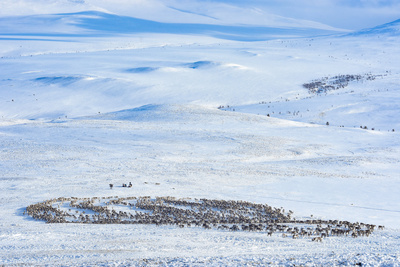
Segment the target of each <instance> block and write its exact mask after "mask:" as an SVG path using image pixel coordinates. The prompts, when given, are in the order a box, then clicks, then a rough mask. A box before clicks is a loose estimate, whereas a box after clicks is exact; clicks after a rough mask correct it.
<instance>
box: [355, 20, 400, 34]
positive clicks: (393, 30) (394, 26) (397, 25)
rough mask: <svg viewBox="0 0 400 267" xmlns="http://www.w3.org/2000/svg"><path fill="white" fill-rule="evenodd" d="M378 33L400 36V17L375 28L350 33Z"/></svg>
mask: <svg viewBox="0 0 400 267" xmlns="http://www.w3.org/2000/svg"><path fill="white" fill-rule="evenodd" d="M377 34H383V35H391V36H400V19H398V20H395V21H392V22H389V23H385V24H383V25H379V26H376V27H373V28H368V29H363V30H360V31H357V32H354V33H351V34H350V35H353V36H363V35H364V36H365V35H377Z"/></svg>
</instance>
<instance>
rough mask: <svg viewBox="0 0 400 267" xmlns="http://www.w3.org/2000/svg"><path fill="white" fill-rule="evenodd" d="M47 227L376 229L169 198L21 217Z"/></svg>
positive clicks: (51, 205) (324, 232) (285, 232)
mask: <svg viewBox="0 0 400 267" xmlns="http://www.w3.org/2000/svg"><path fill="white" fill-rule="evenodd" d="M25 213H26V214H27V215H29V216H31V217H33V218H34V219H36V220H42V221H45V222H46V223H85V224H153V225H176V226H178V227H191V226H197V227H203V228H205V229H212V228H215V229H220V230H227V231H240V230H242V231H258V232H266V233H267V235H269V236H270V235H273V234H280V235H282V237H292V238H303V237H310V238H311V239H312V241H322V239H323V238H325V237H328V236H352V237H359V236H369V235H370V234H371V233H372V232H373V231H374V230H375V228H376V226H375V225H372V224H365V223H359V222H356V223H351V222H348V221H339V220H320V219H308V220H298V219H297V220H296V219H295V218H293V217H292V216H293V212H292V211H290V210H289V211H288V212H285V210H284V209H283V208H274V207H270V206H268V205H266V204H255V203H251V202H246V201H233V200H229V201H226V200H211V199H200V200H198V199H194V200H192V199H189V198H186V199H176V198H174V197H157V198H155V199H152V198H150V197H147V196H146V197H125V198H120V197H118V196H115V197H102V198H98V197H93V198H74V197H72V198H64V197H62V198H57V199H51V200H47V201H44V202H40V203H37V204H33V205H29V206H28V207H27V208H26V211H25V212H24V214H25ZM378 229H383V226H379V227H378Z"/></svg>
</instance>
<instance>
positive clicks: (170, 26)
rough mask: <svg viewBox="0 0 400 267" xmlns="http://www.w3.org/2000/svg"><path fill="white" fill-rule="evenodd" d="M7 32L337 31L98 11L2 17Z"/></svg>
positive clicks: (229, 35)
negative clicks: (179, 20)
mask: <svg viewBox="0 0 400 267" xmlns="http://www.w3.org/2000/svg"><path fill="white" fill-rule="evenodd" d="M0 24H1V25H5V26H6V27H4V28H2V29H1V30H0V35H6V36H10V35H11V36H15V35H17V36H18V35H19V36H22V35H23V36H60V37H62V36H65V37H68V36H79V35H82V36H99V35H115V34H137V33H163V34H190V35H204V36H211V37H215V38H220V39H227V40H238V41H260V40H270V39H275V38H287V37H290V38H292V37H310V36H318V35H327V34H332V33H337V31H334V30H326V29H320V28H313V27H305V26H303V25H299V26H298V27H294V26H293V27H286V26H285V27H280V26H271V27H269V26H255V25H223V24H221V25H217V24H200V23H166V22H158V21H152V20H145V19H139V18H134V17H128V16H119V15H115V14H108V13H103V12H98V11H85V12H78V13H64V14H53V15H32V16H21V17H3V18H0Z"/></svg>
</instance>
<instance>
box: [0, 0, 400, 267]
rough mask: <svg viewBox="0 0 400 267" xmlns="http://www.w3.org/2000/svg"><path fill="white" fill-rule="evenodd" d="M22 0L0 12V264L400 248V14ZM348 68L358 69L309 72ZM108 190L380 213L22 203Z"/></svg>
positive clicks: (322, 260) (318, 255)
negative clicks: (361, 229)
mask: <svg viewBox="0 0 400 267" xmlns="http://www.w3.org/2000/svg"><path fill="white" fill-rule="evenodd" d="M6 2H7V1H6ZM22 2H23V1H16V2H14V5H13V6H10V7H9V9H8V11H9V14H7V15H8V16H5V15H4V13H1V14H2V15H3V16H2V17H0V23H1V25H2V26H3V25H4V26H6V27H1V28H0V206H1V209H2V213H1V216H0V265H5V266H20V265H23V266H148V265H150V266H152V265H164V266H188V265H189V266H240V265H272V266H293V265H296V266H298V265H303V266H315V265H317V266H338V265H344V266H354V265H356V264H362V265H363V266H364V265H366V266H399V265H400V252H399V251H400V228H399V222H400V201H399V200H400V198H399V188H400V180H399V178H400V138H399V132H400V120H399V114H400V113H399V103H400V64H399V62H400V46H399V45H398V44H399V41H400V36H399V29H400V26H399V21H395V22H393V23H389V24H385V25H383V26H379V27H376V28H374V29H368V30H363V31H360V32H354V33H350V34H347V33H345V32H340V34H338V32H339V30H337V29H332V28H329V27H327V26H323V25H320V24H318V23H315V24H314V23H311V22H307V23H306V22H304V21H303V22H301V21H294V20H289V19H283V18H279V19H277V17H273V18H272V19H271V20H267V21H266V20H257V19H256V18H257V17H254V18H253V20H246V21H245V23H246V24H243V21H241V20H240V19H237V20H233V19H232V21H230V20H227V19H226V17H227V13H222V11H221V10H223V9H222V8H221V4H218V5H217V6H215V9H212V5H211V4H210V3H208V5H209V6H208V7H207V8H205V7H204V8H203V9H201V8H200V7H196V8H194V7H193V6H182V7H181V9H180V8H178V7H177V6H173V9H171V6H166V5H162V6H160V5H161V4H160V3H161V2H157V1H151V2H150V1H149V2H148V3H147V4H145V3H141V1H138V2H137V3H139V2H140V3H141V5H147V7H146V8H144V10H147V11H149V10H151V12H152V13H151V14H150V13H143V14H147V15H146V16H145V15H143V17H141V18H139V17H138V16H136V17H135V16H133V15H132V16H129V14H127V13H124V12H122V11H120V13H118V10H117V9H115V10H114V12H113V13H111V12H110V10H107V9H106V8H105V7H106V6H102V7H101V5H99V6H97V7H96V8H93V5H94V4H93V1H64V2H63V5H62V6H61V8H62V9H63V10H65V11H66V12H72V13H69V14H66V12H59V11H58V8H60V6H57V8H56V7H55V6H51V7H50V6H48V9H47V10H46V9H42V10H43V13H40V12H38V11H35V12H28V11H27V10H25V11H24V10H21V12H20V13H18V12H17V9H18V8H17V4H18V3H22ZM42 2H43V1H40V3H41V4H43V3H42ZM53 2H54V3H56V2H57V1H53ZM99 2H102V1H99ZM24 3H28V4H32V3H30V1H25V2H24ZM57 3H58V2H57ZM60 3H61V2H60ZM150 4H153V5H155V6H158V8H159V9H157V8H155V9H152V8H150V7H149V5H150ZM89 8H90V9H89ZM166 8H169V9H168V10H169V11H168V12H178V13H179V14H180V17H178V16H173V15H171V14H172V13H167V15H165V17H163V15H162V14H163V11H165V10H166ZM56 9H57V10H56ZM93 10H96V11H93ZM120 10H122V8H120ZM183 10H184V11H185V12H183ZM188 10H190V12H188ZM193 10H197V11H198V12H199V13H201V14H200V15H199V14H192V13H191V12H192V11H193ZM232 10H234V11H235V12H237V13H240V12H239V11H238V9H235V7H234V6H232V7H231V12H233V13H232V14H237V13H235V12H234V11H232ZM3 12H4V11H3ZM57 12H58V14H54V13H57ZM74 12H80V13H74ZM149 12H150V11H149ZM225 12H228V11H226V10H225ZM246 12H255V11H254V10H251V11H249V10H246ZM61 13H62V14H61ZM182 13H184V15H182ZM173 14H175V13H173ZM155 15H158V16H159V19H158V20H156V19H155ZM134 17H135V18H134ZM171 18H176V20H175V21H172V19H171ZM200 18H201V19H200ZM215 18H219V19H220V20H221V21H224V22H221V23H218V20H217V19H215ZM282 21H284V23H282ZM278 22H279V23H278ZM123 23H127V25H125V26H126V27H125V26H122V24H123ZM171 23H176V25H172V24H171ZM288 24H290V25H289V26H288ZM171 25H172V26H171ZM193 25H197V26H193ZM260 25H262V27H264V28H262V29H260ZM294 25H297V26H294ZM173 26H176V27H178V28H179V29H180V30H179V31H178V30H173V28H174V27H173ZM159 27H161V28H162V29H163V30H159V29H160V28H159ZM333 32H335V33H336V34H335V35H326V34H328V33H329V34H332V33H333ZM319 34H322V35H323V36H319V37H317V36H316V35H319ZM340 75H359V76H360V77H362V78H361V79H359V80H351V81H349V82H346V83H342V84H341V85H343V86H342V87H338V88H334V89H331V90H322V89H321V90H320V91H319V92H310V91H309V90H308V89H307V88H305V87H304V86H303V85H304V84H307V83H311V82H313V81H321V80H323V81H329V82H331V83H333V82H334V81H337V79H336V78H335V77H337V76H340ZM372 76H373V77H374V78H373V79H367V77H372ZM327 122H328V123H327ZM327 124H329V125H327ZM364 128H366V129H364ZM129 182H132V184H133V187H132V188H123V187H122V186H121V185H122V184H123V183H129ZM110 183H112V184H114V188H113V189H110V188H109V184H110ZM103 196H119V197H128V196H151V197H156V196H173V197H177V198H185V197H191V198H209V199H224V200H243V201H249V202H254V203H266V204H268V205H270V206H273V207H284V208H285V209H287V210H292V211H294V216H295V217H296V218H303V219H310V218H320V219H337V220H346V221H351V222H363V223H368V224H376V225H384V226H385V229H384V230H376V231H374V232H373V234H372V235H370V236H369V237H359V238H352V237H335V236H332V237H327V238H325V239H324V240H323V242H322V243H315V242H311V241H310V239H306V238H300V239H292V238H283V237H281V236H278V235H273V236H268V235H267V233H266V232H246V231H238V232H232V231H228V230H226V231H225V230H217V229H211V230H206V229H203V228H200V227H185V228H178V227H175V226H165V225H164V226H155V225H122V224H108V225H94V224H93V225H92V224H87V225H86V224H46V223H45V222H42V221H36V220H34V219H32V218H31V217H29V216H27V215H24V211H25V209H26V207H27V206H28V205H31V204H34V203H38V202H42V201H45V200H48V199H53V198H58V197H80V198H84V197H88V198H89V197H103Z"/></svg>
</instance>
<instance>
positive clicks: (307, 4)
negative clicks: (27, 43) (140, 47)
mask: <svg viewBox="0 0 400 267" xmlns="http://www.w3.org/2000/svg"><path fill="white" fill-rule="evenodd" d="M232 6H235V7H238V6H239V7H240V8H242V9H243V10H245V9H254V10H260V11H262V12H263V14H264V13H265V14H276V15H279V16H283V17H289V18H295V19H301V20H310V21H316V22H319V23H323V24H327V25H330V26H333V27H336V28H342V29H349V30H359V29H364V28H370V27H374V26H377V25H381V24H384V23H388V22H391V21H394V20H397V19H400V0H246V1H243V0H1V1H0V16H12V15H31V14H49V13H66V12H78V11H82V10H98V11H106V12H112V13H116V14H120V15H128V16H129V15H132V16H137V15H138V14H144V16H148V18H149V19H153V20H157V19H159V18H160V14H165V15H166V18H167V17H168V16H170V17H172V18H173V17H174V16H176V14H174V13H173V12H170V14H169V15H168V14H167V13H168V12H169V11H167V8H170V7H173V8H178V9H185V10H189V11H191V12H192V11H193V12H195V13H201V14H207V13H211V14H213V15H215V14H216V11H215V10H213V8H214V7H216V10H219V11H218V12H220V11H221V10H223V9H224V7H226V8H225V9H226V10H229V9H230V7H232ZM232 10H233V9H232ZM249 14H251V13H249V12H244V13H243V16H248V15H249ZM237 15H240V13H238V12H235V13H234V14H233V16H237ZM223 18H227V17H226V16H225V17H223Z"/></svg>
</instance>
